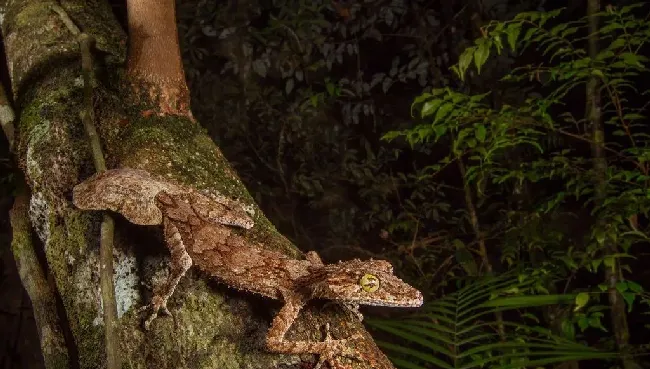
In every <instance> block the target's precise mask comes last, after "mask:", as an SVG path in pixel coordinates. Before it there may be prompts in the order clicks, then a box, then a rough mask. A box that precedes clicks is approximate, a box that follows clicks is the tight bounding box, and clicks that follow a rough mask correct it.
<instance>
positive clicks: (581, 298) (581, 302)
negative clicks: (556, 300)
mask: <svg viewBox="0 0 650 369" xmlns="http://www.w3.org/2000/svg"><path fill="white" fill-rule="evenodd" d="M575 303H576V307H575V308H574V309H573V311H578V310H580V309H582V308H583V307H585V306H586V305H587V304H588V303H589V294H588V293H587V292H580V293H579V294H578V295H577V296H576V300H575Z"/></svg>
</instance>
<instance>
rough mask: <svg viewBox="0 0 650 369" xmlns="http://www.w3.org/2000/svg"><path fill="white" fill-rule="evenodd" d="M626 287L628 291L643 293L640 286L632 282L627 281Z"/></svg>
mask: <svg viewBox="0 0 650 369" xmlns="http://www.w3.org/2000/svg"><path fill="white" fill-rule="evenodd" d="M627 287H628V288H629V289H630V291H632V292H635V293H641V292H643V287H641V285H640V284H638V283H636V282H633V281H627Z"/></svg>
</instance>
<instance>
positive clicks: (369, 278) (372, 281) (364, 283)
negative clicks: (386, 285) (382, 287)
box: [359, 274, 379, 292]
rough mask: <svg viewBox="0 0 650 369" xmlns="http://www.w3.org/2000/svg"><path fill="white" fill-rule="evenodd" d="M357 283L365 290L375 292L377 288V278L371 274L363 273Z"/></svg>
mask: <svg viewBox="0 0 650 369" xmlns="http://www.w3.org/2000/svg"><path fill="white" fill-rule="evenodd" d="M359 285H360V286H361V288H363V290H364V291H366V292H375V291H377V290H378V289H379V278H377V277H375V276H374V275H372V274H364V275H363V277H361V279H360V280H359Z"/></svg>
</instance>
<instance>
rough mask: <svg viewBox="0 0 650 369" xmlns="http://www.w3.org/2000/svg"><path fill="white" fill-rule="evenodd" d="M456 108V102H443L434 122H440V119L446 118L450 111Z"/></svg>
mask: <svg viewBox="0 0 650 369" xmlns="http://www.w3.org/2000/svg"><path fill="white" fill-rule="evenodd" d="M453 108H454V104H452V103H445V104H443V105H442V106H441V107H440V109H438V112H437V113H436V117H435V118H434V119H433V124H436V123H438V121H439V120H440V119H444V118H445V117H446V116H447V115H448V114H449V112H451V111H452V109H453Z"/></svg>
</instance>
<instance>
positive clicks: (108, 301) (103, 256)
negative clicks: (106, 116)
mask: <svg viewBox="0 0 650 369" xmlns="http://www.w3.org/2000/svg"><path fill="white" fill-rule="evenodd" d="M51 9H52V11H54V12H55V13H57V14H58V15H59V17H61V20H62V21H63V23H64V24H65V25H66V27H68V30H70V32H71V33H72V34H73V35H75V36H76V37H77V41H78V42H79V49H80V52H81V72H82V75H83V81H84V88H83V109H82V110H81V111H80V112H79V117H80V118H81V121H82V123H83V125H84V129H85V130H86V133H87V134H88V141H89V143H90V149H91V151H92V157H93V163H94V165H95V170H96V171H97V172H103V171H105V170H106V161H105V159H104V153H103V152H102V146H101V142H100V139H99V135H98V134H97V128H96V127H95V111H94V109H93V83H94V78H93V77H94V76H93V60H92V52H91V50H92V47H93V45H94V42H95V40H94V38H93V37H92V36H90V35H88V34H86V33H83V32H81V31H80V29H79V27H77V26H76V25H75V24H74V22H73V21H72V20H71V19H70V17H69V16H68V14H67V13H66V11H65V10H64V9H63V8H62V7H60V6H58V5H53V6H52V7H51ZM114 231H115V223H114V221H113V218H112V217H111V216H110V215H109V214H108V213H104V216H103V219H102V224H101V231H100V242H99V283H100V286H101V298H102V307H103V312H104V339H105V341H106V342H105V345H106V367H107V369H119V368H120V367H121V363H120V352H119V349H120V345H119V341H118V336H117V329H116V328H117V324H118V320H117V305H116V302H115V286H114V284H113V234H114Z"/></svg>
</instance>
